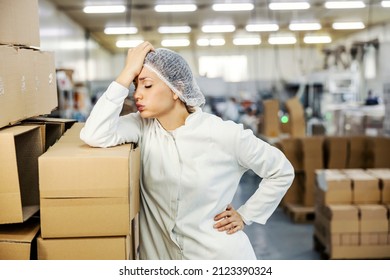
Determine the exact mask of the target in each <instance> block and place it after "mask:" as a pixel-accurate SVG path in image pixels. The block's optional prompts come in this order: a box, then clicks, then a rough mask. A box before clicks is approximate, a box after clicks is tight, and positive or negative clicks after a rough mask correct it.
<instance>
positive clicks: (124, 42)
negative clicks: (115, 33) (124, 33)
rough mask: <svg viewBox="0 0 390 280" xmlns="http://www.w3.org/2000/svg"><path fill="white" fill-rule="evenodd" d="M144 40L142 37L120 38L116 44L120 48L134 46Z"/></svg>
mask: <svg viewBox="0 0 390 280" xmlns="http://www.w3.org/2000/svg"><path fill="white" fill-rule="evenodd" d="M142 42H143V40H141V39H134V40H118V41H116V46H117V47H118V48H134V47H136V46H138V45H139V44H141V43H142Z"/></svg>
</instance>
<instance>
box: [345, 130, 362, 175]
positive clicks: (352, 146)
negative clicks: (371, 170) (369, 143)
mask: <svg viewBox="0 0 390 280" xmlns="http://www.w3.org/2000/svg"><path fill="white" fill-rule="evenodd" d="M366 139H367V137H366V136H350V137H349V140H348V142H349V143H348V157H347V166H346V167H347V168H366Z"/></svg>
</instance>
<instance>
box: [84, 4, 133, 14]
mask: <svg viewBox="0 0 390 280" xmlns="http://www.w3.org/2000/svg"><path fill="white" fill-rule="evenodd" d="M125 11H126V7H125V6H124V5H111V6H86V7H84V9H83V12H84V13H86V14H114V13H124V12H125Z"/></svg>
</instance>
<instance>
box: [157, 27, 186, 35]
mask: <svg viewBox="0 0 390 280" xmlns="http://www.w3.org/2000/svg"><path fill="white" fill-rule="evenodd" d="M190 32H191V27H190V26H160V27H159V28H158V33H161V34H173V33H190Z"/></svg>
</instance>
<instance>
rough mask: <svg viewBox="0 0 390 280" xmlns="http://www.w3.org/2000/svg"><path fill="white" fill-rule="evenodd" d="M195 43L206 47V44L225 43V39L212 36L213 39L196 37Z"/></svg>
mask: <svg viewBox="0 0 390 280" xmlns="http://www.w3.org/2000/svg"><path fill="white" fill-rule="evenodd" d="M196 44H197V45H198V46H201V47H208V46H213V47H215V46H223V45H225V39H222V38H213V39H198V40H197V41H196Z"/></svg>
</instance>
